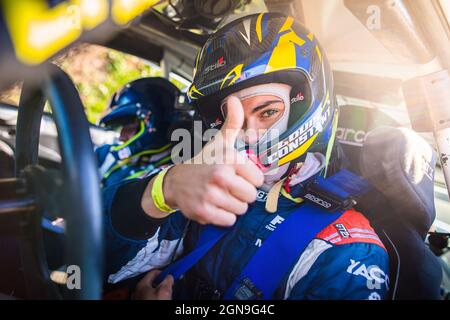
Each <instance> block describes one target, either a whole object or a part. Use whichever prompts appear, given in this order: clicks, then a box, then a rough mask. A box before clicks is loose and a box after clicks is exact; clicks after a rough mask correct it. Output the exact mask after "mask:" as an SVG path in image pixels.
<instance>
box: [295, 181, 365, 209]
mask: <svg viewBox="0 0 450 320" xmlns="http://www.w3.org/2000/svg"><path fill="white" fill-rule="evenodd" d="M305 190H306V192H305V194H304V195H303V196H302V198H303V199H305V200H307V201H309V202H312V203H314V204H315V205H318V206H320V207H322V208H324V209H325V210H327V211H329V212H336V211H341V210H342V211H346V210H348V209H350V208H352V207H354V206H355V205H356V204H357V201H356V199H355V198H354V197H352V196H348V197H347V198H341V197H339V196H337V195H334V194H332V193H331V192H329V191H325V190H323V189H322V188H321V187H320V185H319V183H318V182H317V181H311V182H310V183H308V184H307V185H306V187H305Z"/></svg>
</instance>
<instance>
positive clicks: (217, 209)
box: [142, 97, 264, 226]
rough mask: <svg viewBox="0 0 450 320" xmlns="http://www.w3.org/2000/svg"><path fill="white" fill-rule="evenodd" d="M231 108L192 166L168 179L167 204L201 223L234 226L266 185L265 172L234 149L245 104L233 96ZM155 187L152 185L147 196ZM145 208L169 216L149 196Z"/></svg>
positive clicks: (177, 168)
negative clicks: (257, 189) (158, 208)
mask: <svg viewBox="0 0 450 320" xmlns="http://www.w3.org/2000/svg"><path fill="white" fill-rule="evenodd" d="M227 106H228V107H227V118H226V120H225V123H224V125H223V126H222V128H221V130H220V132H218V133H217V134H216V136H215V137H214V139H213V140H212V141H210V142H209V143H208V144H207V145H205V147H204V148H203V150H202V152H201V153H200V154H198V155H197V156H195V157H194V158H193V159H191V160H190V161H188V163H189V164H186V163H185V164H179V165H175V166H174V167H173V168H171V169H170V170H169V171H168V172H167V174H166V176H165V179H164V186H163V188H164V189H163V191H164V197H165V200H166V203H167V204H168V205H169V206H171V207H176V208H179V209H180V210H181V212H183V214H184V215H185V216H186V217H187V218H189V219H192V220H195V221H197V222H199V223H201V224H209V223H211V224H215V225H219V226H231V225H233V224H234V223H235V221H236V216H237V215H242V214H244V213H245V212H247V209H248V204H249V203H251V202H254V201H255V200H256V187H258V186H261V185H262V184H263V182H264V176H263V173H262V172H261V170H260V169H259V168H258V167H257V166H256V165H255V164H254V163H253V162H251V161H250V160H249V159H247V158H246V157H245V156H243V155H240V154H239V153H238V152H237V150H236V149H235V147H234V145H235V142H236V139H237V137H238V135H239V132H240V130H241V129H242V126H243V124H244V110H243V107H242V104H241V102H240V100H239V99H238V98H236V97H230V98H229V99H228V101H227ZM192 163H193V164H192ZM198 163H200V164H198ZM151 186H152V182H150V183H149V186H148V187H147V190H146V191H145V195H149V194H150V191H151ZM142 207H143V209H144V211H145V212H146V213H147V214H149V215H150V216H152V217H156V218H158V217H163V216H164V215H167V214H164V213H161V212H160V211H159V210H157V209H156V207H155V206H154V204H153V201H152V199H151V197H148V196H144V197H143V199H142Z"/></svg>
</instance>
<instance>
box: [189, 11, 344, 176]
mask: <svg viewBox="0 0 450 320" xmlns="http://www.w3.org/2000/svg"><path fill="white" fill-rule="evenodd" d="M264 83H285V84H288V85H290V86H291V88H292V89H291V93H290V99H291V100H290V103H291V106H290V114H289V120H288V128H287V130H286V131H285V132H283V133H281V135H280V136H279V137H277V140H276V141H272V142H269V143H265V145H264V146H259V147H258V150H257V152H256V154H257V155H258V157H259V160H260V162H261V163H262V164H264V165H265V166H268V167H278V166H281V165H285V164H288V163H290V164H291V165H292V164H294V163H297V162H301V161H303V160H304V157H305V156H306V153H307V152H320V153H322V154H324V155H325V156H326V159H327V162H328V160H329V157H330V154H331V150H332V146H333V141H334V133H335V131H336V126H337V115H338V112H337V104H336V102H335V97H334V93H333V78H332V72H331V69H330V66H329V63H328V61H327V58H326V55H325V54H324V52H323V50H322V48H321V46H320V44H319V43H318V41H317V39H316V38H315V37H314V35H313V34H312V33H311V32H310V31H308V30H307V29H306V28H305V27H304V26H303V25H301V24H299V23H298V22H296V21H295V20H294V19H293V18H292V17H289V16H285V15H282V14H278V13H260V14H254V15H249V16H246V17H243V18H240V19H237V20H235V21H233V22H231V23H230V24H228V25H226V26H224V27H223V28H221V29H219V30H218V31H217V32H216V33H215V34H213V35H212V36H211V37H210V38H209V39H208V40H207V41H206V43H205V44H204V46H203V47H202V48H201V50H200V52H199V54H198V56H197V59H196V65H195V69H194V79H193V83H192V85H191V87H190V88H189V91H188V96H189V98H190V100H191V102H192V104H193V105H194V106H195V107H196V108H197V110H198V112H199V114H200V115H201V116H202V118H203V121H204V122H205V125H206V127H207V128H213V127H217V124H218V123H223V121H224V119H223V115H222V112H221V109H220V104H221V101H222V100H223V99H224V98H225V97H226V96H228V95H229V94H231V93H233V92H237V91H239V90H242V89H245V88H247V87H250V86H255V85H259V84H264Z"/></svg>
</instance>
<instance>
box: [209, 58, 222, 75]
mask: <svg viewBox="0 0 450 320" xmlns="http://www.w3.org/2000/svg"><path fill="white" fill-rule="evenodd" d="M226 64H227V62H226V61H225V60H224V59H223V57H220V58H219V60H217V62H216V63H214V64H212V65H210V66H207V67H206V68H205V73H208V72H210V71H213V70H216V69H218V68H221V67H223V66H225V65H226Z"/></svg>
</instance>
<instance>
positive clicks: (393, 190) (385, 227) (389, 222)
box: [338, 106, 442, 299]
mask: <svg viewBox="0 0 450 320" xmlns="http://www.w3.org/2000/svg"><path fill="white" fill-rule="evenodd" d="M346 108H347V107H346V106H344V107H341V110H343V111H344V112H343V113H341V116H343V117H342V118H341V119H340V123H339V127H340V128H339V130H340V132H341V133H342V132H348V131H349V130H353V131H351V132H358V131H362V132H364V136H362V135H363V134H362V133H361V134H360V137H359V139H361V140H362V141H359V142H358V143H355V141H350V144H349V143H348V142H349V141H348V139H344V138H345V136H344V137H343V136H339V131H338V140H340V142H341V143H342V145H343V149H344V155H345V156H346V157H347V158H348V160H349V161H348V162H349V167H350V169H352V170H353V171H355V172H357V173H359V174H361V175H362V176H363V177H365V178H366V179H367V180H368V181H369V182H370V183H371V184H372V186H373V187H374V188H373V190H372V191H371V192H370V193H369V194H367V195H366V196H365V197H364V198H363V199H361V201H360V202H359V204H358V205H357V209H358V210H359V211H361V212H363V213H364V214H365V215H366V216H367V218H368V219H369V220H370V221H371V224H372V226H373V227H374V229H375V230H376V231H377V233H378V235H379V236H380V239H381V240H382V242H383V244H384V245H385V247H386V249H387V250H388V253H389V257H390V298H392V299H441V293H440V285H441V281H442V267H441V265H440V262H439V259H438V257H436V256H435V255H434V254H433V253H432V251H431V250H430V249H429V247H428V245H427V244H426V243H425V238H426V236H427V233H428V230H429V229H430V227H431V225H432V223H433V221H434V219H435V207H434V183H433V182H434V168H435V165H436V155H435V152H434V150H433V149H432V148H431V147H430V145H429V144H428V143H427V142H426V141H425V140H423V139H422V138H421V137H420V136H419V135H418V134H416V133H415V132H414V131H412V130H409V129H406V128H400V127H396V124H395V121H394V120H392V119H391V120H389V119H386V117H387V116H386V115H377V114H376V113H377V112H378V113H381V112H380V111H377V110H375V109H368V108H364V107H355V106H350V107H348V109H346ZM355 109H358V110H357V111H356V114H359V115H360V116H361V117H360V118H361V119H363V121H354V120H355V117H354V116H351V118H350V119H351V121H349V118H348V117H346V111H351V112H349V113H347V116H350V114H353V115H354V114H355V113H354V112H355ZM364 114H365V115H364ZM374 116H375V118H377V119H384V120H389V121H382V122H384V123H388V124H390V126H380V124H381V123H382V122H377V121H372V120H370V119H374V118H373V117H374ZM346 130H347V131H346Z"/></svg>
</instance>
